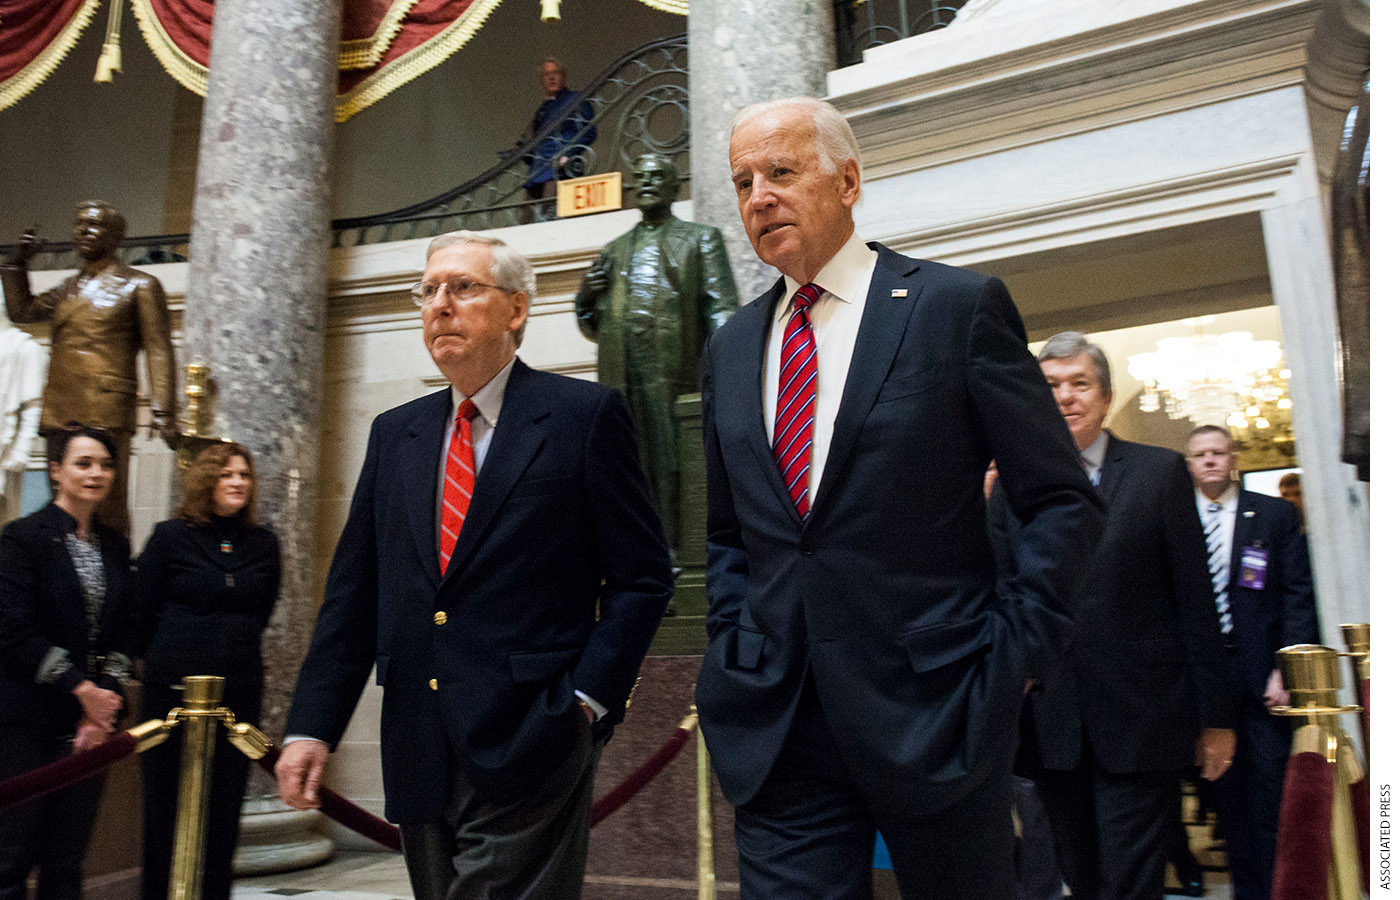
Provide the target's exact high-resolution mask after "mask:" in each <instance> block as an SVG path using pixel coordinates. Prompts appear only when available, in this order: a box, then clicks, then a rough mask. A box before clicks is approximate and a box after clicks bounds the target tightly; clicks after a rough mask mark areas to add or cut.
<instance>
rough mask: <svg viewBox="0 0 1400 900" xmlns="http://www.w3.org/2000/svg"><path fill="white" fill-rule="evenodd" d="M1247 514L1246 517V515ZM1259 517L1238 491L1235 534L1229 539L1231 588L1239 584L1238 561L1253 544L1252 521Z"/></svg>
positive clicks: (1242, 493)
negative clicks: (1245, 549)
mask: <svg viewBox="0 0 1400 900" xmlns="http://www.w3.org/2000/svg"><path fill="white" fill-rule="evenodd" d="M1246 513H1248V515H1246ZM1258 517H1259V513H1258V510H1257V509H1256V508H1255V504H1254V501H1253V500H1252V499H1250V497H1249V496H1248V495H1247V494H1245V492H1244V490H1240V493H1239V500H1238V501H1237V502H1236V503H1235V533H1234V534H1233V535H1232V536H1231V539H1230V585H1231V586H1232V587H1233V586H1234V585H1236V584H1239V582H1240V560H1241V559H1242V558H1243V554H1244V548H1245V547H1248V546H1249V545H1250V544H1252V543H1254V532H1255V527H1254V520H1255V519H1257V518H1258Z"/></svg>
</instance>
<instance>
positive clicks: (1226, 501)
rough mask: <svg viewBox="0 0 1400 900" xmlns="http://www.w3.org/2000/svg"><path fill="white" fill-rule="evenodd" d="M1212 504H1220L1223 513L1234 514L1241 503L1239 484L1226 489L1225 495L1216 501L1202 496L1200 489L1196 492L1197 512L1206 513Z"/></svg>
mask: <svg viewBox="0 0 1400 900" xmlns="http://www.w3.org/2000/svg"><path fill="white" fill-rule="evenodd" d="M1212 503H1219V504H1220V509H1221V511H1222V512H1225V513H1233V512H1234V511H1235V509H1236V507H1238V506H1239V503H1240V486H1239V485H1237V484H1232V485H1230V486H1229V487H1227V488H1226V489H1225V493H1223V494H1221V495H1220V496H1219V497H1216V498H1215V499H1214V500H1212V499H1210V498H1209V497H1207V496H1206V495H1205V494H1202V493H1201V491H1200V489H1199V488H1198V489H1197V490H1196V509H1197V511H1199V512H1205V511H1206V510H1207V509H1208V508H1209V507H1210V505H1211V504H1212Z"/></svg>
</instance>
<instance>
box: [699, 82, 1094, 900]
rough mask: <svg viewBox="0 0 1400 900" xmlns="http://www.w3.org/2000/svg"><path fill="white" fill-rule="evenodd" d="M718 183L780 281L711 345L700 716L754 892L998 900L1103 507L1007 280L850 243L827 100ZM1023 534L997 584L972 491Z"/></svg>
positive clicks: (733, 151)
mask: <svg viewBox="0 0 1400 900" xmlns="http://www.w3.org/2000/svg"><path fill="white" fill-rule="evenodd" d="M729 158H730V167H731V171H732V175H733V181H734V186H735V189H736V192H737V194H738V199H739V211H740V216H741V218H742V219H743V221H744V227H745V230H746V231H747V232H748V236H749V240H750V241H751V242H752V244H753V247H754V250H755V251H756V252H757V254H758V256H759V258H760V259H762V260H763V261H764V262H767V263H768V264H770V265H773V266H775V267H777V269H778V270H779V271H780V272H781V273H782V275H783V277H782V278H781V279H780V280H779V281H778V282H777V283H776V284H775V285H774V286H773V287H772V288H771V289H770V290H769V291H767V292H766V293H764V294H763V295H762V296H760V297H759V298H758V299H757V300H755V301H754V302H753V303H751V304H749V305H748V306H746V307H744V308H742V309H740V310H739V311H738V312H737V313H735V315H734V317H733V318H732V319H731V320H730V321H729V323H728V324H726V325H725V326H724V327H723V328H721V329H720V330H719V331H717V332H716V333H715V335H714V337H712V338H711V339H710V342H709V344H708V345H707V348H706V353H705V357H704V360H703V365H702V373H703V374H702V379H701V384H702V392H703V409H704V429H705V454H706V460H707V463H708V473H709V484H708V489H709V502H710V509H709V573H708V576H709V589H710V615H709V620H708V627H709V634H710V645H709V648H708V650H707V651H706V654H705V661H704V664H703V667H702V670H701V673H700V678H699V682H698V684H697V702H698V704H699V709H700V717H701V722H702V724H703V726H704V728H705V734H706V738H707V740H708V742H709V747H710V750H711V752H712V754H713V758H714V764H715V770H716V772H717V773H718V775H719V779H720V784H721V786H722V787H723V789H724V791H725V794H726V795H727V796H728V798H729V799H730V800H731V801H732V802H733V803H734V804H735V807H736V813H735V837H736V841H737V843H738V849H739V874H740V884H741V891H742V893H743V895H744V896H745V897H752V898H770V897H802V898H804V900H805V898H862V897H868V896H869V894H870V872H869V869H870V862H871V845H872V839H873V836H874V832H875V829H876V827H877V826H878V827H879V829H880V831H881V832H882V833H883V835H884V837H885V840H886V843H887V844H888V846H889V850H890V856H891V859H892V861H893V864H894V870H895V875H896V878H897V879H898V881H899V885H900V889H901V891H902V892H903V894H904V896H906V897H911V898H912V897H933V896H940V897H949V898H954V897H956V898H971V897H989V898H991V897H995V898H1010V897H1013V896H1014V895H1015V888H1014V884H1013V881H1012V879H1013V874H1012V873H1013V868H1012V845H1013V837H1012V825H1011V816H1010V810H1011V804H1012V792H1011V753H1012V750H1013V749H1014V745H1015V732H1016V715H1017V709H1018V707H1019V704H1020V698H1021V694H1022V691H1023V689H1024V687H1025V684H1026V679H1027V678H1028V677H1029V676H1033V675H1035V674H1037V673H1039V672H1041V671H1043V670H1046V669H1050V668H1053V666H1054V660H1055V658H1056V656H1057V655H1058V653H1059V651H1060V649H1061V647H1062V644H1063V642H1064V640H1065V639H1066V635H1067V631H1068V628H1069V626H1070V621H1069V615H1068V611H1067V609H1066V602H1067V601H1068V600H1069V599H1070V598H1072V597H1073V596H1074V594H1075V593H1076V592H1077V590H1078V588H1079V587H1080V585H1081V584H1082V580H1083V575H1084V572H1085V563H1086V562H1087V559H1088V556H1089V554H1090V552H1092V548H1093V546H1094V543H1095V542H1096V540H1097V538H1098V534H1099V529H1100V527H1101V521H1102V519H1101V516H1102V514H1101V511H1100V503H1099V501H1098V498H1097V497H1096V496H1095V494H1094V492H1093V490H1092V488H1091V487H1090V486H1089V483H1088V480H1087V479H1086V478H1085V477H1084V473H1083V471H1082V470H1081V469H1080V468H1079V465H1078V463H1077V461H1076V457H1075V454H1074V447H1073V445H1072V443H1071V442H1070V440H1069V433H1068V432H1067V431H1066V429H1065V427H1064V425H1063V423H1062V422H1061V421H1060V420H1059V418H1058V416H1057V415H1056V414H1055V409H1054V405H1053V402H1052V400H1051V398H1050V395H1049V392H1048V391H1047V390H1046V387H1045V382H1044V378H1043V377H1041V375H1040V373H1039V371H1038V370H1037V369H1036V366H1035V362H1034V360H1033V359H1032V358H1031V356H1030V354H1029V353H1028V352H1027V351H1026V338H1025V333H1024V331H1023V329H1022V326H1021V321H1020V317H1019V316H1018V315H1017V313H1016V309H1015V307H1014V306H1013V305H1012V303H1011V298H1010V297H1009V296H1008V295H1007V292H1006V288H1005V286H1004V285H1002V283H1001V282H999V281H997V280H996V279H993V278H987V277H985V276H982V275H978V274H976V273H973V272H969V271H966V270H962V269H955V268H951V267H949V266H943V265H939V264H936V263H930V262H926V261H922V260H916V259H910V258H909V257H905V256H900V255H899V254H897V253H894V252H892V251H890V250H889V249H887V248H885V247H882V246H880V245H878V244H873V245H867V244H866V243H865V242H863V241H861V240H860V238H859V237H858V236H857V235H856V234H855V224H854V220H853V217H852V213H851V210H852V207H853V206H854V205H855V202H856V200H857V198H858V197H859V196H860V186H861V185H860V175H861V173H860V160H859V149H858V148H857V146H856V143H855V137H854V135H853V134H852V133H851V130H850V127H849V126H848V125H847V124H846V122H845V120H844V119H842V118H841V115H840V114H839V113H838V112H837V111H836V110H835V109H834V108H832V107H831V106H830V105H829V104H826V103H823V102H820V101H816V100H808V99H796V100H788V101H777V102H775V103H769V104H761V105H759V106H756V107H751V108H749V109H747V110H745V111H743V112H741V113H740V114H739V116H738V117H737V119H736V123H735V125H734V129H733V132H732V136H731V139H730V150H729ZM993 457H995V458H996V461H997V465H998V467H999V469H1000V472H1001V479H1002V482H1003V483H1004V484H1005V486H1006V491H1007V494H1008V496H1009V497H1010V498H1011V504H1012V506H1013V508H1014V509H1015V510H1016V512H1017V513H1018V514H1020V515H1022V516H1024V517H1025V520H1026V525H1025V530H1024V533H1023V539H1022V541H1021V542H1020V545H1019V546H1018V548H1017V551H1016V552H1017V558H1016V566H1015V572H1016V574H1015V576H1014V577H1012V578H1010V579H1008V581H1007V583H1006V585H1005V586H1004V589H1002V590H998V587H997V584H996V581H997V572H996V565H995V562H994V559H993V554H992V550H991V545H990V542H989V541H988V538H987V533H986V530H985V501H984V499H983V495H982V483H983V475H984V473H985V471H986V469H987V464H988V462H989V460H990V459H991V458H993Z"/></svg>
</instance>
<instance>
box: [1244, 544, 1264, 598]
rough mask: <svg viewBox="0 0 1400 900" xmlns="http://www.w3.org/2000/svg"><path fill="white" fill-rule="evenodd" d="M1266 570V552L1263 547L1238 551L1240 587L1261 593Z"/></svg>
mask: <svg viewBox="0 0 1400 900" xmlns="http://www.w3.org/2000/svg"><path fill="white" fill-rule="evenodd" d="M1268 570H1269V551H1268V550H1265V549H1264V548H1263V547H1245V548H1244V549H1243V550H1241V551H1240V587H1242V588H1249V589H1250V590H1251V591H1262V590H1263V589H1264V575H1265V573H1267V572H1268Z"/></svg>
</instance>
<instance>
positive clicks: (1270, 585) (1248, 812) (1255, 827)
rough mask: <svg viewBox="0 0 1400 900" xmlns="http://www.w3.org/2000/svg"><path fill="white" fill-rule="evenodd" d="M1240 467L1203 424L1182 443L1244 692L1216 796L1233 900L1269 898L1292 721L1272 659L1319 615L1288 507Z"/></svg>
mask: <svg viewBox="0 0 1400 900" xmlns="http://www.w3.org/2000/svg"><path fill="white" fill-rule="evenodd" d="M1237 464H1238V457H1237V456H1236V453H1235V440H1234V438H1233V437H1231V435H1230V432H1228V431H1226V430H1225V429H1224V428H1221V427H1220V426H1218V425H1202V426H1201V427H1199V428H1197V429H1195V430H1193V431H1192V432H1191V434H1190V436H1189V437H1188V438H1187V442H1186V465H1187V466H1188V467H1189V468H1190V469H1191V480H1192V481H1194V482H1195V483H1196V511H1197V512H1198V513H1199V515H1200V519H1201V527H1202V528H1204V529H1205V534H1206V553H1207V556H1208V558H1209V562H1210V572H1211V581H1212V587H1213V588H1214V590H1215V604H1216V615H1217V617H1218V618H1219V620H1220V630H1221V633H1222V634H1223V635H1224V637H1225V642H1226V644H1227V645H1228V646H1229V650H1230V663H1231V668H1232V670H1233V672H1234V675H1235V679H1236V682H1237V685H1238V687H1239V689H1240V695H1239V703H1240V725H1239V745H1238V747H1237V748H1236V752H1235V764H1234V765H1233V766H1231V767H1230V771H1228V772H1226V773H1225V776H1224V777H1223V778H1221V779H1220V782H1219V784H1218V785H1217V787H1216V795H1215V796H1216V802H1217V806H1218V808H1219V810H1220V824H1221V827H1222V830H1223V831H1224V835H1225V849H1226V853H1227V855H1228V858H1229V863H1230V882H1231V886H1232V888H1233V890H1234V897H1235V900H1269V898H1270V897H1271V896H1272V895H1273V876H1274V848H1275V845H1276V844H1277V843H1278V813H1279V804H1280V803H1281V802H1282V799H1283V775H1284V770H1285V769H1286V768H1287V766H1288V751H1289V745H1290V742H1291V737H1290V735H1291V726H1290V724H1289V721H1288V720H1287V719H1284V718H1281V717H1279V716H1273V715H1270V714H1269V711H1268V710H1269V707H1271V706H1286V705H1287V704H1288V692H1287V691H1286V690H1284V689H1283V676H1282V674H1281V673H1280V672H1279V670H1278V668H1277V667H1276V666H1275V664H1274V653H1275V651H1277V650H1278V649H1279V648H1280V647H1286V646H1288V645H1290V644H1315V643H1317V641H1318V634H1317V607H1316V606H1315V605H1314V603H1313V588H1312V575H1311V569H1310V567H1309V565H1308V546H1307V540H1306V539H1305V538H1304V537H1303V535H1302V533H1301V531H1300V530H1299V529H1300V526H1299V522H1298V514H1297V512H1296V511H1295V510H1294V508H1293V504H1291V503H1289V502H1288V501H1286V500H1281V499H1279V498H1277V497H1268V496H1265V495H1264V494H1256V493H1254V492H1253V491H1246V490H1243V489H1242V488H1240V486H1239V485H1238V484H1237V483H1236V481H1235V469H1236V466H1237Z"/></svg>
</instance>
